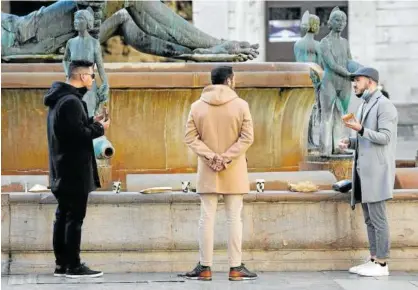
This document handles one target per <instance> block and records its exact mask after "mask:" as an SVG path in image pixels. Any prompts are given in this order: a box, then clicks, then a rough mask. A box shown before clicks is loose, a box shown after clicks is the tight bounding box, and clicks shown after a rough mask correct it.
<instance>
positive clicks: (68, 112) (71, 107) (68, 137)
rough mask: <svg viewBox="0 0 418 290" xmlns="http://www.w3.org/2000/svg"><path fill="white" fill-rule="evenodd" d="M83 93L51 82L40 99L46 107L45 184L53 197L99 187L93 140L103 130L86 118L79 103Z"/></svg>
mask: <svg viewBox="0 0 418 290" xmlns="http://www.w3.org/2000/svg"><path fill="white" fill-rule="evenodd" d="M86 92H87V89H86V88H75V87H73V86H72V85H70V84H67V83H63V82H55V83H53V84H52V87H51V89H50V90H49V91H48V92H47V93H46V95H45V97H44V104H45V106H47V107H49V111H48V117H47V134H48V149H49V178H50V180H49V184H50V186H51V190H52V192H53V193H54V194H55V195H60V194H88V193H89V192H91V191H93V190H95V189H96V188H97V187H100V180H99V175H98V172H97V164H96V159H95V157H94V149H93V139H95V138H98V137H100V136H103V134H104V128H103V126H102V125H101V124H100V123H98V122H93V118H90V119H89V118H88V112H87V105H86V103H85V102H84V101H83V100H82V98H83V96H84V94H85V93H86Z"/></svg>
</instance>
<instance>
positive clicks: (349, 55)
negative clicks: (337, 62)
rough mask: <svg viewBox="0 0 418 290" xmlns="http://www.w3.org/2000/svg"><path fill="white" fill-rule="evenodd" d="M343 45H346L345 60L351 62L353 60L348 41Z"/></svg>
mask: <svg viewBox="0 0 418 290" xmlns="http://www.w3.org/2000/svg"><path fill="white" fill-rule="evenodd" d="M345 43H346V45H347V58H348V59H349V60H352V59H353V57H352V56H351V50H350V45H349V43H348V41H347V40H346V41H345Z"/></svg>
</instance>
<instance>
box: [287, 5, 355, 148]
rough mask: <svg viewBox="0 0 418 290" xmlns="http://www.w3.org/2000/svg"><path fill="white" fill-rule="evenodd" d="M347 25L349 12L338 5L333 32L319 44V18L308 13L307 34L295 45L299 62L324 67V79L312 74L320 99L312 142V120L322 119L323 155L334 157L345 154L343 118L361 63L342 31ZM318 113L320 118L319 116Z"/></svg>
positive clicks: (305, 20)
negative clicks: (341, 142)
mask: <svg viewBox="0 0 418 290" xmlns="http://www.w3.org/2000/svg"><path fill="white" fill-rule="evenodd" d="M346 26H347V15H346V14H345V13H344V12H343V11H341V10H340V9H339V8H338V7H335V8H334V9H333V10H332V12H331V15H330V17H329V20H328V27H329V28H330V30H331V31H330V33H329V34H328V35H327V36H325V37H324V38H323V39H322V40H321V41H320V43H319V45H318V42H317V41H315V40H314V35H315V34H317V33H318V29H319V19H318V18H317V17H316V16H315V15H309V12H305V14H304V16H303V18H302V29H305V30H307V31H306V35H305V37H304V38H302V39H301V40H300V41H298V42H297V43H296V44H295V47H294V52H295V57H296V60H297V61H300V62H315V63H317V64H319V65H320V66H322V67H323V69H324V75H323V78H322V80H321V79H320V77H319V74H318V72H316V71H315V70H313V69H311V72H310V76H311V80H312V83H313V86H314V88H315V94H316V102H315V107H314V110H313V113H312V116H313V117H311V121H310V125H309V138H308V140H309V145H310V147H311V148H313V147H316V144H314V142H313V136H312V119H313V118H314V119H317V120H319V123H320V128H319V147H318V151H319V154H320V155H322V156H330V155H333V154H345V152H341V151H340V149H339V148H338V142H339V140H340V139H341V138H342V135H343V124H342V120H341V117H342V116H343V115H345V114H346V113H347V109H348V105H349V103H350V97H351V80H350V75H351V73H352V72H354V71H356V70H357V69H358V68H359V67H360V66H361V65H360V64H358V63H357V62H355V61H353V60H352V57H351V52H350V46H349V43H348V41H347V39H345V38H343V37H341V32H342V31H343V30H344V29H345V27H346ZM315 116H318V118H315Z"/></svg>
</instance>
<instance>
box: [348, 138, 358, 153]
mask: <svg viewBox="0 0 418 290" xmlns="http://www.w3.org/2000/svg"><path fill="white" fill-rule="evenodd" d="M348 140H350V144H349V145H348V148H349V149H353V150H355V149H356V147H357V146H356V145H357V138H356V137H350V138H348Z"/></svg>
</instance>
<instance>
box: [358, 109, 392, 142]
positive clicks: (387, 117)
mask: <svg viewBox="0 0 418 290" xmlns="http://www.w3.org/2000/svg"><path fill="white" fill-rule="evenodd" d="M397 120H398V112H397V111H396V108H395V106H394V105H393V104H392V103H390V102H383V103H381V104H379V108H378V113H377V131H374V130H371V129H369V128H364V132H363V136H362V137H363V138H366V139H368V140H369V141H371V142H372V143H375V144H380V145H387V144H389V142H390V141H391V140H390V139H391V138H392V133H393V132H394V131H395V128H396V126H397V123H398V122H397Z"/></svg>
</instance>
